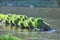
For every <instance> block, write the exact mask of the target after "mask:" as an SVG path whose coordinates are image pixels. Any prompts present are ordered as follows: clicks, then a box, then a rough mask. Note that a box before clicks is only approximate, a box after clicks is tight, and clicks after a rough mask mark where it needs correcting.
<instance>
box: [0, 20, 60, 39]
mask: <svg viewBox="0 0 60 40" xmlns="http://www.w3.org/2000/svg"><path fill="white" fill-rule="evenodd" d="M48 23H49V24H50V25H51V28H52V29H53V30H51V31H47V32H17V31H14V32H13V31H11V30H3V29H2V28H1V27H0V35H5V34H12V35H13V36H16V37H18V38H20V39H22V40H60V22H59V21H56V20H54V21H53V20H50V21H49V20H48Z"/></svg>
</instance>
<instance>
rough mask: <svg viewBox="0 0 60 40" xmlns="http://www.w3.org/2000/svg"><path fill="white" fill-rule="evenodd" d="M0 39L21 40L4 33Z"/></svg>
mask: <svg viewBox="0 0 60 40" xmlns="http://www.w3.org/2000/svg"><path fill="white" fill-rule="evenodd" d="M0 40H20V39H18V38H16V37H14V36H12V35H3V36H0Z"/></svg>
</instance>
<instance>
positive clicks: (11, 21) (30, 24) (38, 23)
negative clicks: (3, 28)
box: [0, 14, 49, 30]
mask: <svg viewBox="0 0 60 40" xmlns="http://www.w3.org/2000/svg"><path fill="white" fill-rule="evenodd" d="M0 20H2V21H5V22H4V23H5V24H6V25H11V27H10V28H13V26H15V28H16V29H28V30H33V29H44V28H46V27H44V28H43V26H44V25H45V24H46V23H45V22H44V21H43V20H42V18H34V17H29V18H28V17H27V16H26V15H16V14H7V15H4V14H0ZM46 25H48V24H46ZM48 29H49V28H48Z"/></svg>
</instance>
